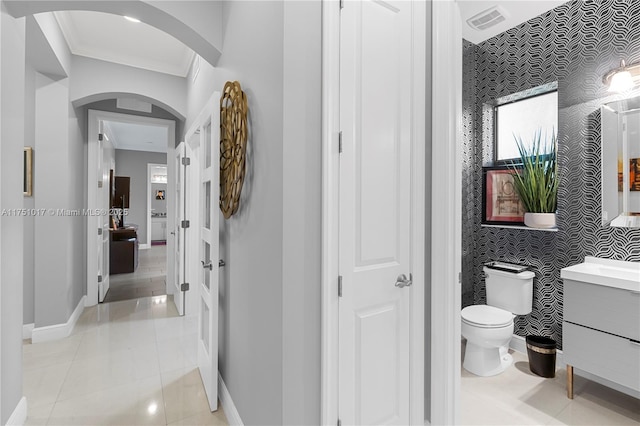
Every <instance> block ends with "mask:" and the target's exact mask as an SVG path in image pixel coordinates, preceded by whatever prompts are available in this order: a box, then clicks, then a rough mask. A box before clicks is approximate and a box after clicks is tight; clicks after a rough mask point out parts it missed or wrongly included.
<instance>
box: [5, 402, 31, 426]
mask: <svg viewBox="0 0 640 426" xmlns="http://www.w3.org/2000/svg"><path fill="white" fill-rule="evenodd" d="M26 421H27V397H25V396H23V397H22V398H20V401H19V402H18V405H16V409H15V410H13V413H11V416H9V420H7V426H22V425H24V424H25V422H26Z"/></svg>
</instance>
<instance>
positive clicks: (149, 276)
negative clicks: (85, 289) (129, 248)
mask: <svg viewBox="0 0 640 426" xmlns="http://www.w3.org/2000/svg"><path fill="white" fill-rule="evenodd" d="M166 265H167V246H166V245H164V246H162V245H161V246H152V247H151V248H149V249H145V250H139V251H138V268H136V270H135V272H132V273H130V274H116V275H111V276H110V277H109V291H108V292H107V295H106V297H105V299H104V301H105V302H115V301H118V300H129V299H137V298H138V297H148V296H161V295H163V294H166V277H167V271H166Z"/></svg>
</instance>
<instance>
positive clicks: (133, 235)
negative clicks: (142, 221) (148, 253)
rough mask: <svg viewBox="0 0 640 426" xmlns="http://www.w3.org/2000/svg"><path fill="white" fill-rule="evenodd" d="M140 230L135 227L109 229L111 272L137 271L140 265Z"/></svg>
mask: <svg viewBox="0 0 640 426" xmlns="http://www.w3.org/2000/svg"><path fill="white" fill-rule="evenodd" d="M138 245H139V243H138V232H137V229H136V228H134V227H130V228H120V229H111V230H109V273H110V274H111V275H114V274H125V273H130V272H135V270H136V268H137V267H138Z"/></svg>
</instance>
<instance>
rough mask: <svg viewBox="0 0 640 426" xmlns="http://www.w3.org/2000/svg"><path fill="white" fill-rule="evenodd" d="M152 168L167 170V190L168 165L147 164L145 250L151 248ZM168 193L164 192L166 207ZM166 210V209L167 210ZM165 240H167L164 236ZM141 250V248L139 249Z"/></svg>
mask: <svg viewBox="0 0 640 426" xmlns="http://www.w3.org/2000/svg"><path fill="white" fill-rule="evenodd" d="M168 158H169V152H168V151H167V159H168ZM153 167H165V168H166V169H167V189H168V188H169V165H168V164H159V163H147V242H146V246H147V248H151V223H152V220H151V202H152V200H153V194H152V193H151V169H152V168H153ZM168 195H169V194H168V191H165V200H166V201H167V206H168V205H169V199H168V198H167V196H168ZM167 210H168V209H167ZM165 240H168V238H167V236H166V235H165ZM141 248H142V247H141Z"/></svg>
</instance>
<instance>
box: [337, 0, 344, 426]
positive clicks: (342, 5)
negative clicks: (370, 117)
mask: <svg viewBox="0 0 640 426" xmlns="http://www.w3.org/2000/svg"><path fill="white" fill-rule="evenodd" d="M343 8H344V0H340V9H341V10H342V9H343ZM338 426H340V420H338Z"/></svg>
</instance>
